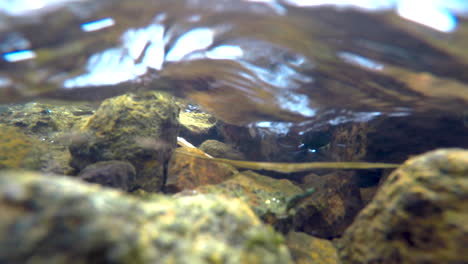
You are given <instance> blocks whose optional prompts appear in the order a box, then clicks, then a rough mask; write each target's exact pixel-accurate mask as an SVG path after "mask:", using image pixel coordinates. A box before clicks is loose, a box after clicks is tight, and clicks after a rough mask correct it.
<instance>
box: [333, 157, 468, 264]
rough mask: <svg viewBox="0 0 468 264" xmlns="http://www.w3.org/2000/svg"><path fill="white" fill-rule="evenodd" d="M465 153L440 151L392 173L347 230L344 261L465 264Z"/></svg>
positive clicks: (467, 227) (467, 212)
mask: <svg viewBox="0 0 468 264" xmlns="http://www.w3.org/2000/svg"><path fill="white" fill-rule="evenodd" d="M467 199H468V151H467V150H462V149H441V150H436V151H432V152H429V153H426V154H424V155H420V156H417V157H414V158H412V159H410V160H408V161H406V162H405V163H404V164H403V165H402V166H401V167H400V168H399V169H397V170H396V171H394V172H393V173H392V174H391V175H390V176H389V177H388V178H387V179H386V181H385V182H384V183H383V184H382V186H381V187H380V189H379V190H378V191H377V193H376V195H375V197H374V199H373V200H372V201H371V202H370V203H369V205H368V206H367V207H366V208H365V209H364V210H363V211H361V213H360V214H359V215H358V217H357V218H356V219H355V221H354V223H353V224H352V225H351V226H350V227H349V228H348V229H347V230H346V232H345V233H344V235H343V237H342V239H341V241H340V243H339V244H338V245H339V247H338V248H339V255H340V258H341V260H342V262H343V263H344V264H348V263H356V264H358V263H359V264H361V263H388V264H392V263H395V264H397V263H421V264H422V263H424V264H431V263H433V264H436V263H468V255H467V254H466V245H468V225H467V223H468V222H467V219H468V203H466V201H467Z"/></svg>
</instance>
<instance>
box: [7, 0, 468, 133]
mask: <svg viewBox="0 0 468 264" xmlns="http://www.w3.org/2000/svg"><path fill="white" fill-rule="evenodd" d="M15 2H16V3H18V5H15ZM39 2H40V1H39ZM39 2H38V3H39ZM45 2H46V3H45V4H44V5H42V6H41V5H40V4H37V5H38V6H31V5H25V4H24V1H10V2H6V3H3V4H2V7H1V8H2V13H1V14H0V21H1V23H0V24H1V26H0V34H1V35H0V37H1V38H0V52H1V53H2V60H1V61H0V98H1V99H0V101H1V102H2V103H13V102H24V101H30V100H37V99H39V98H55V99H63V100H76V101H80V100H85V101H88V100H102V99H104V98H106V97H110V96H114V95H118V94H121V93H125V92H128V91H135V90H141V89H142V90H145V89H161V90H165V91H170V92H171V93H173V94H175V95H178V96H182V97H185V98H188V99H190V100H192V101H194V102H196V103H197V104H198V105H200V106H201V108H202V109H203V110H204V111H207V112H210V113H212V114H214V115H215V116H217V117H218V118H220V119H221V120H223V121H225V122H227V123H230V124H235V125H242V126H244V125H246V126H250V127H253V128H255V127H257V128H263V129H266V130H271V131H273V132H276V133H286V132H288V131H289V130H291V129H296V130H297V131H301V132H305V131H311V130H319V129H320V128H323V127H326V126H334V125H338V124H343V123H347V122H351V121H357V122H367V121H370V120H373V119H375V118H377V117H402V118H403V117H407V116H412V115H417V114H424V115H426V116H431V115H436V114H440V113H444V114H447V115H452V116H459V117H460V118H466V115H468V114H467V112H466V110H465V109H466V106H467V105H468V86H467V83H468V53H467V52H466V47H467V45H468V24H467V19H466V15H467V10H468V4H464V3H463V1H445V3H444V2H442V1H438V2H437V1H434V3H432V2H431V3H429V2H428V3H425V4H421V5H418V4H415V3H416V2H417V3H419V2H418V1H373V2H378V3H377V4H372V1H367V2H368V3H367V2H366V1H360V5H357V4H355V5H352V4H348V5H337V4H323V5H314V1H240V0H203V1H202V0H171V1H169V0H168V1H149V0H145V1H123V0H122V1H119V0H104V1H50V2H47V1H45ZM317 2H320V1H316V3H317ZM324 2H327V1H324ZM328 2H329V3H331V2H332V1H328ZM342 2H343V3H344V2H346V1H342ZM41 3H42V2H41ZM424 15H427V16H429V19H428V18H427V17H424Z"/></svg>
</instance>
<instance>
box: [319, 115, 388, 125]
mask: <svg viewBox="0 0 468 264" xmlns="http://www.w3.org/2000/svg"><path fill="white" fill-rule="evenodd" d="M380 115H382V113H381V112H356V113H351V115H350V116H348V115H347V116H339V117H336V118H333V119H331V120H329V121H328V123H329V124H330V125H334V126H336V125H339V124H344V123H347V122H362V123H366V122H369V121H371V120H372V119H374V118H376V117H378V116H380Z"/></svg>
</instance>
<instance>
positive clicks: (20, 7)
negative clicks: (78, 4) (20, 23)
mask: <svg viewBox="0 0 468 264" xmlns="http://www.w3.org/2000/svg"><path fill="white" fill-rule="evenodd" d="M75 1H77V0H13V1H8V0H7V1H2V2H0V12H4V13H6V14H8V15H11V16H22V15H25V14H26V13H30V12H37V11H38V10H40V9H47V8H49V9H50V8H51V7H55V8H57V7H59V6H61V5H63V4H65V3H67V2H75Z"/></svg>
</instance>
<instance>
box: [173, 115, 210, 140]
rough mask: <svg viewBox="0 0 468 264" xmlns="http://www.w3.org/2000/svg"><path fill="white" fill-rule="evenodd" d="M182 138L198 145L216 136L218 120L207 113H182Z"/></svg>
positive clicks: (180, 117) (180, 118)
mask: <svg viewBox="0 0 468 264" xmlns="http://www.w3.org/2000/svg"><path fill="white" fill-rule="evenodd" d="M179 120H180V136H181V137H183V138H185V139H187V140H188V141H190V142H191V143H193V144H195V145H198V144H200V143H201V142H203V140H205V139H206V138H212V137H213V136H216V134H217V131H216V124H217V123H218V120H217V119H216V118H215V117H214V116H212V115H210V114H207V113H199V112H185V111H181V112H180V116H179Z"/></svg>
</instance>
